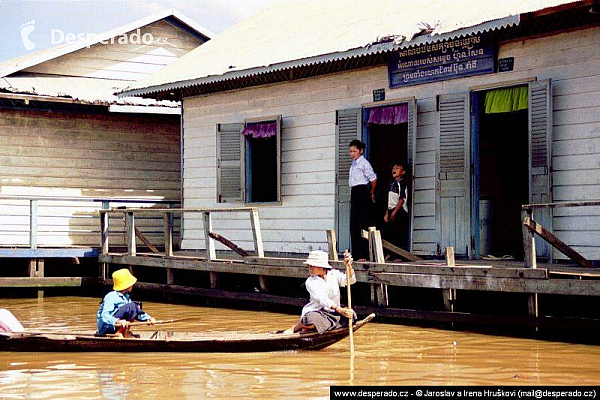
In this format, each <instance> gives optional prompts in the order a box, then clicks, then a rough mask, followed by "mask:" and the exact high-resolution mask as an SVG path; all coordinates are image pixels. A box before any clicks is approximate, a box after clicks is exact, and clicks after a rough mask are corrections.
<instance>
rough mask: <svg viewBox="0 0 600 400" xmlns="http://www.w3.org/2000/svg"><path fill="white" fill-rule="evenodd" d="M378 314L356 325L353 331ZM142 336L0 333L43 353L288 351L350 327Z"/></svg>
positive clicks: (338, 336) (7, 343) (3, 344)
mask: <svg viewBox="0 0 600 400" xmlns="http://www.w3.org/2000/svg"><path fill="white" fill-rule="evenodd" d="M374 317H375V314H371V315H369V316H367V317H366V318H365V319H363V320H361V321H358V322H356V323H355V324H354V327H353V328H354V331H356V330H358V329H360V328H361V327H363V326H364V325H366V324H367V323H368V322H369V321H371V320H372V319H373V318H374ZM139 334H140V338H120V339H117V338H113V337H106V336H95V335H94V334H93V333H90V332H87V333H85V332H80V333H77V332H73V333H48V332H22V333H8V332H0V351H44V352H96V351H115V352H117V351H118V352H196V353H238V352H239V353H242V352H265V351H287V350H320V349H323V348H325V347H327V346H331V345H332V344H334V343H337V342H339V341H340V340H342V339H344V338H345V337H346V336H348V334H349V329H348V328H338V329H334V330H331V331H328V332H325V333H323V334H318V333H316V332H315V333H305V334H300V333H291V334H285V333H278V332H271V333H239V332H206V333H203V332H167V331H156V332H141V331H140V332H139Z"/></svg>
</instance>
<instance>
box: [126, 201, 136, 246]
mask: <svg viewBox="0 0 600 400" xmlns="http://www.w3.org/2000/svg"><path fill="white" fill-rule="evenodd" d="M125 226H126V232H127V255H129V256H136V255H137V249H136V247H135V221H134V217H133V212H127V213H125Z"/></svg>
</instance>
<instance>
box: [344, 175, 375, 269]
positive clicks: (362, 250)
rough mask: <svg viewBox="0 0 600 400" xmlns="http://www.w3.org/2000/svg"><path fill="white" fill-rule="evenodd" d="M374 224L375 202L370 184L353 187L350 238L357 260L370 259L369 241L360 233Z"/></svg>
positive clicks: (353, 253)
mask: <svg viewBox="0 0 600 400" xmlns="http://www.w3.org/2000/svg"><path fill="white" fill-rule="evenodd" d="M369 226H374V221H373V202H372V201H371V195H370V193H369V186H368V185H358V186H353V187H352V193H351V196H350V240H351V242H352V257H353V258H354V259H355V260H360V259H361V258H365V259H367V260H368V259H369V242H368V241H367V240H365V239H363V238H362V237H361V235H360V231H361V230H362V229H364V230H368V229H369Z"/></svg>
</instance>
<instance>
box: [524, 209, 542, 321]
mask: <svg viewBox="0 0 600 400" xmlns="http://www.w3.org/2000/svg"><path fill="white" fill-rule="evenodd" d="M530 221H533V209H522V210H521V223H522V224H521V226H522V232H523V251H524V254H525V267H527V268H537V263H536V254H535V235H534V233H533V232H532V231H530V230H529V229H528V228H527V224H528V223H529V222H530ZM527 309H528V311H529V316H530V317H534V318H537V317H538V297H537V293H533V294H530V295H529V297H528V298H527Z"/></svg>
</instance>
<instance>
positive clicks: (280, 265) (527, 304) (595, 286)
mask: <svg viewBox="0 0 600 400" xmlns="http://www.w3.org/2000/svg"><path fill="white" fill-rule="evenodd" d="M187 211H191V212H196V213H198V212H202V213H203V220H204V222H205V240H204V243H205V245H206V248H207V249H208V251H176V250H174V249H173V237H172V235H173V225H172V222H173V214H176V213H183V212H187ZM214 212H241V213H246V214H247V215H248V216H249V217H250V219H251V226H252V231H253V237H254V244H255V246H254V249H253V250H248V251H246V250H242V249H240V248H237V246H235V245H233V244H231V243H230V245H231V246H230V247H231V248H232V249H233V250H235V253H234V252H228V253H226V254H224V253H222V252H219V253H217V252H216V250H215V241H216V240H220V239H224V240H225V241H221V243H227V240H226V239H225V238H223V237H222V236H220V235H219V234H217V233H215V232H213V231H212V228H211V213H214ZM112 213H116V214H121V216H124V217H125V225H126V238H125V243H126V248H123V247H121V249H118V248H116V247H115V246H113V247H112V248H109V232H110V231H109V227H108V222H109V214H112ZM152 213H158V215H159V216H160V218H161V219H163V222H164V229H165V235H164V246H162V245H158V244H157V245H148V243H146V240H145V238H144V235H143V234H141V233H140V232H139V231H138V230H136V227H135V217H134V215H135V214H142V215H149V214H152ZM100 222H101V230H100V231H101V233H102V235H101V246H100V254H99V255H98V263H99V265H100V271H99V274H98V277H88V278H82V277H62V278H60V277H56V278H44V277H43V269H42V273H41V274H40V273H37V272H36V271H33V270H32V271H33V272H30V277H28V278H26V277H24V278H0V287H34V288H44V287H72V286H82V285H88V284H92V285H98V284H100V285H111V281H110V279H108V278H109V276H110V272H111V271H114V270H115V269H117V268H122V267H129V268H133V270H134V274H136V275H138V276H142V277H143V276H150V277H152V282H147V281H146V282H145V281H144V279H140V280H139V281H138V283H137V284H136V287H137V288H139V289H142V290H147V291H151V292H154V293H163V294H167V295H170V294H183V295H193V296H198V297H204V298H207V299H224V300H234V301H240V300H241V301H244V302H252V303H255V304H263V305H264V304H274V305H280V306H281V305H283V306H293V307H301V306H302V305H304V304H305V303H306V301H307V298H306V297H307V294H306V291H305V290H299V289H300V288H301V287H300V285H301V282H302V281H303V280H304V279H305V278H306V277H307V276H308V271H307V268H306V266H305V265H304V259H305V258H304V257H305V255H298V256H297V257H294V258H291V257H268V256H265V253H264V250H263V247H262V240H261V233H260V224H259V220H258V214H257V212H256V209H253V208H243V209H210V210H196V209H194V210H184V209H173V208H170V209H151V210H150V209H139V210H138V209H113V210H102V211H100ZM364 234H365V237H367V238H368V240H369V242H370V246H371V247H372V250H373V251H372V258H373V260H375V261H370V262H357V261H355V263H354V270H355V272H356V277H357V283H358V284H357V287H356V289H355V290H356V291H357V292H358V296H357V297H356V299H355V295H354V294H353V306H355V307H354V308H355V309H356V310H357V311H359V312H361V313H371V312H376V313H377V315H378V316H380V317H383V318H392V319H403V320H405V319H412V320H429V321H443V322H453V323H454V322H461V321H462V322H475V323H479V324H486V325H503V324H511V325H515V324H516V325H524V326H535V327H538V326H540V324H542V325H544V324H545V325H549V326H562V327H568V326H574V325H577V323H578V322H581V321H582V320H585V322H586V323H589V322H590V321H591V322H592V323H593V324H595V325H597V327H599V328H600V317H599V318H598V319H594V318H583V319H582V318H575V319H573V318H567V319H565V318H564V317H558V318H557V317H554V316H549V314H546V313H545V314H543V315H540V314H539V313H538V295H540V296H545V297H543V298H544V301H545V300H546V299H548V298H549V297H548V296H576V297H578V298H586V297H587V298H590V299H591V298H593V297H595V298H597V299H600V268H589V267H587V268H586V267H581V266H576V265H567V264H543V263H539V262H538V263H536V264H535V266H534V267H526V266H525V264H526V262H524V261H515V260H506V259H498V260H477V261H455V260H454V258H453V256H452V251H451V248H449V249H448V254H447V259H446V260H422V259H419V258H418V257H414V259H415V261H410V262H399V263H396V262H394V263H389V262H388V263H386V262H384V260H383V245H384V244H385V242H383V244H382V241H381V238H380V235H379V232H378V231H376V230H374V229H373V230H370V231H369V232H365V233H364ZM328 237H329V239H330V242H329V250H330V259H331V261H330V262H331V264H332V266H333V267H334V268H337V269H340V270H344V266H343V263H342V262H341V261H337V258H338V257H337V256H338V255H337V254H336V253H335V251H334V250H333V249H335V248H336V246H335V234H334V233H333V232H332V231H331V232H328ZM136 238H137V239H139V240H140V241H141V242H143V243H145V244H146V247H145V248H139V249H138V244H137V240H136ZM148 249H149V250H150V251H149V250H148ZM405 256H410V253H408V254H405ZM207 276H208V279H206V277H207ZM190 277H202V279H196V278H192V279H190ZM250 277H255V278H250ZM232 279H233V280H236V279H238V280H240V281H246V282H254V283H252V284H251V285H253V286H252V287H251V288H245V289H239V288H238V289H232V287H231V285H230V283H231V280H232ZM282 288H283V290H282ZM285 288H296V291H294V290H289V291H288V290H285ZM409 289H410V290H413V291H414V290H417V291H418V290H424V291H427V293H428V295H429V296H431V295H432V294H434V295H435V296H438V295H437V294H436V291H437V290H439V297H436V298H437V299H439V301H438V300H436V304H437V305H436V306H435V307H434V308H435V309H432V308H431V307H429V308H427V307H426V308H423V309H408V308H407V307H405V306H403V305H401V304H398V303H395V302H394V296H392V301H390V297H389V296H388V290H391V291H392V292H394V293H396V294H397V293H399V291H400V292H403V291H405V290H409ZM411 293H413V292H411ZM419 293H421V292H419ZM423 293H424V292H423ZM467 293H481V294H485V293H487V294H489V295H492V296H498V299H500V300H498V302H502V301H503V300H502V299H505V298H506V295H507V294H513V300H511V301H514V296H516V298H517V301H518V302H521V303H522V305H519V304H517V305H515V304H512V305H510V306H507V307H506V308H505V309H503V310H502V313H500V314H498V313H496V314H494V313H490V314H489V315H488V314H485V315H481V314H477V313H472V312H470V311H465V310H467V309H469V307H464V306H465V305H467V306H468V304H467V302H468V300H465V301H463V300H462V299H461V297H462V298H468V297H469V296H468V295H467ZM463 295H465V296H464V297H463ZM417 296H419V295H417ZM457 296H458V299H459V300H458V301H457ZM519 296H521V297H519ZM396 297H397V295H396ZM457 305H458V306H457ZM436 307H437V308H436ZM511 307H512V308H511ZM590 307H593V306H590ZM524 310H527V312H523V311H524ZM592 314H593V313H592ZM594 315H595V314H594Z"/></svg>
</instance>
